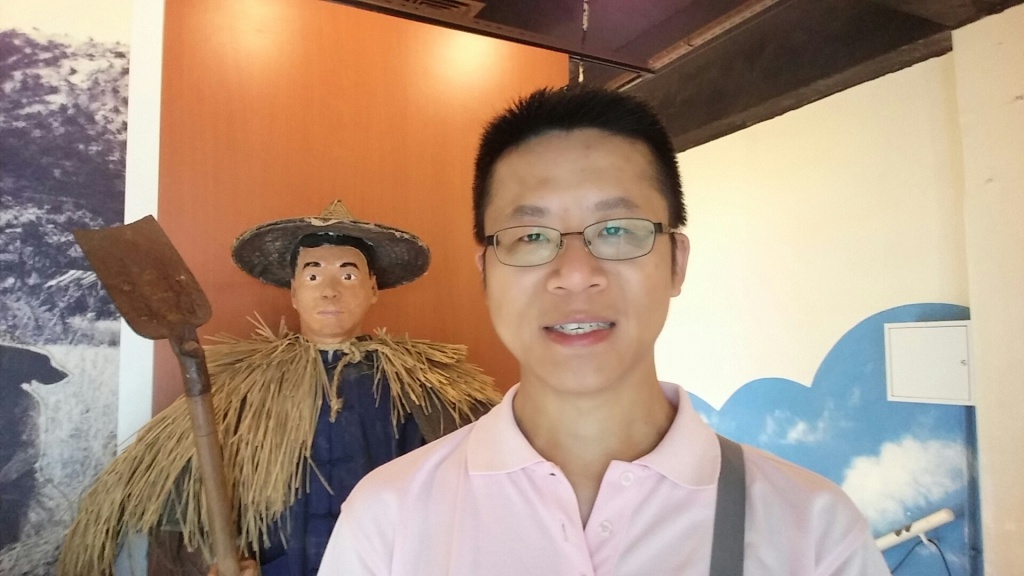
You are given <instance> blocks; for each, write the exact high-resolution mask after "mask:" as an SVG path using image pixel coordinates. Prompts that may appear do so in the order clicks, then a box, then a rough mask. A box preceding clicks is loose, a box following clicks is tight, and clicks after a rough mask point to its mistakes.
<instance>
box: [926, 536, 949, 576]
mask: <svg viewBox="0 0 1024 576" xmlns="http://www.w3.org/2000/svg"><path fill="white" fill-rule="evenodd" d="M928 542H929V543H931V545H932V546H935V549H936V550H938V551H939V558H942V564H943V565H944V566H945V567H946V574H947V575H948V576H953V572H952V571H951V570H950V569H949V562H946V555H945V554H943V553H942V548H941V547H940V546H939V543H938V542H936V541H935V540H932V539H931V538H929V539H928Z"/></svg>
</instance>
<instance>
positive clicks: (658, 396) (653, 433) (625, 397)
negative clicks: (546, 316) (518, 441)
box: [513, 370, 676, 524]
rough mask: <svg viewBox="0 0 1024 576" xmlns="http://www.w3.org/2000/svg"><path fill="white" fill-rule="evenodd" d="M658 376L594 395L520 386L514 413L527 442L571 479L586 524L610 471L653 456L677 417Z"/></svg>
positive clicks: (652, 375)
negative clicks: (612, 466)
mask: <svg viewBox="0 0 1024 576" xmlns="http://www.w3.org/2000/svg"><path fill="white" fill-rule="evenodd" d="M675 410H676V409H675V406H673V405H672V404H671V403H670V402H669V401H668V399H667V398H665V395H664V393H663V392H662V390H661V387H660V386H659V384H658V382H657V379H656V377H655V376H654V373H653V370H651V374H650V375H649V376H647V377H646V378H643V379H638V380H637V381H636V382H634V383H632V384H631V385H618V386H614V387H609V388H607V389H601V390H599V391H593V392H576V391H566V390H564V389H563V390H559V389H557V388H553V387H551V386H541V385H534V383H532V382H529V381H525V380H524V382H522V383H521V384H520V387H519V389H518V391H517V393H516V397H515V399H514V401H513V412H514V413H515V416H516V423H517V424H518V426H519V428H520V430H521V431H522V432H523V435H524V436H526V439H527V441H529V442H530V444H531V445H532V446H533V447H534V449H536V450H537V452H538V453H540V455H541V456H543V457H544V458H546V459H547V460H550V461H551V462H553V463H555V464H556V465H557V466H558V467H559V468H561V469H562V471H563V473H565V475H566V477H567V479H568V480H569V482H570V484H572V486H573V489H574V490H575V491H576V498H577V501H578V503H579V507H580V516H581V519H582V521H583V524H586V521H587V519H588V518H589V516H590V511H591V509H592V508H593V504H594V501H595V500H596V499H597V489H598V487H600V485H601V480H602V479H603V477H604V473H605V471H606V470H607V469H608V465H609V464H610V463H611V462H612V461H613V460H620V461H625V462H630V461H633V460H636V459H637V458H640V457H641V456H644V455H645V454H648V453H649V452H651V450H653V449H654V448H655V446H657V445H658V443H659V442H660V441H661V439H662V438H663V437H664V436H665V433H666V432H667V431H668V428H669V426H671V424H672V420H673V418H674V417H675Z"/></svg>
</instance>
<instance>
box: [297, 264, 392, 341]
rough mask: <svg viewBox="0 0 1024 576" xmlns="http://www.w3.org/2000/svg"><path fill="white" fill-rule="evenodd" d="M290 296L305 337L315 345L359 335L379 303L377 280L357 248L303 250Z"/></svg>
mask: <svg viewBox="0 0 1024 576" xmlns="http://www.w3.org/2000/svg"><path fill="white" fill-rule="evenodd" d="M291 294H292V307H294V308H295V309H296V310H297V311H298V312H299V324H300V325H301V327H302V335H303V336H305V337H306V339H307V340H309V341H310V342H314V343H316V344H338V343H340V342H344V341H346V340H349V339H351V338H354V337H356V336H358V335H359V334H360V332H361V326H362V322H363V318H364V317H365V316H366V312H367V311H368V310H369V309H370V306H372V305H373V303H374V302H376V301H377V280H376V279H375V278H374V277H373V276H372V275H371V274H370V270H369V267H368V266H367V264H366V258H365V257H364V256H363V253H362V252H360V251H359V250H358V249H356V248H352V247H351V246H319V247H317V248H301V249H299V257H298V261H297V262H296V265H295V277H294V278H292V288H291Z"/></svg>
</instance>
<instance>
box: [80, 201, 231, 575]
mask: <svg viewBox="0 0 1024 576" xmlns="http://www.w3.org/2000/svg"><path fill="white" fill-rule="evenodd" d="M74 235H75V240H77V241H78V245H79V246H81V247H82V251H83V252H85V257H86V258H87V259H88V260H89V263H90V264H92V267H93V270H95V271H96V276H97V277H99V279H100V282H101V283H102V284H103V286H105V287H106V289H107V292H108V293H109V294H110V298H111V299H112V300H113V301H114V305H115V306H117V309H118V311H119V312H121V316H123V317H124V319H125V321H126V322H128V325H129V326H131V328H132V330H134V331H135V332H136V333H138V334H139V335H140V336H142V337H144V338H149V339H150V340H163V339H167V340H169V341H170V342H171V347H172V348H173V349H174V354H175V355H176V356H177V357H178V361H179V363H180V364H181V370H182V376H183V377H184V380H185V396H186V402H187V404H188V409H189V416H190V418H191V421H192V431H193V435H194V437H195V442H196V461H197V462H198V464H199V472H200V477H201V479H202V482H203V489H204V495H205V498H206V502H207V512H208V514H209V516H208V520H206V522H207V524H208V525H209V526H210V533H211V535H212V537H213V548H214V554H215V557H216V559H217V565H218V568H219V571H220V572H219V573H220V575H221V576H237V575H238V573H239V568H238V550H237V547H236V542H237V532H236V529H235V524H234V518H233V516H232V508H231V502H232V500H231V496H230V494H229V492H228V488H227V486H228V484H227V479H226V476H225V470H224V460H223V455H222V454H221V447H220V435H219V433H218V431H217V426H216V420H215V419H214V414H213V401H212V399H211V396H210V375H209V373H208V372H207V368H206V356H205V354H204V352H203V347H202V346H200V345H199V341H198V336H197V335H196V328H198V327H199V326H202V325H203V324H205V323H206V322H207V321H209V320H210V316H211V315H212V313H211V310H210V301H209V300H207V299H206V294H204V293H203V289H202V288H200V287H199V282H197V281H196V278H195V276H193V275H192V272H191V271H190V270H189V269H188V266H187V265H186V264H185V261H184V260H183V259H182V258H181V254H179V253H178V250H177V249H176V248H175V247H174V245H173V244H171V240H170V238H168V237H167V235H166V234H164V231H163V229H162V228H160V225H159V224H157V221H156V219H155V218H153V217H152V216H146V217H145V218H143V219H142V220H139V221H137V222H132V223H131V224H126V225H124V226H114V227H112V228H106V229H102V230H75V231H74Z"/></svg>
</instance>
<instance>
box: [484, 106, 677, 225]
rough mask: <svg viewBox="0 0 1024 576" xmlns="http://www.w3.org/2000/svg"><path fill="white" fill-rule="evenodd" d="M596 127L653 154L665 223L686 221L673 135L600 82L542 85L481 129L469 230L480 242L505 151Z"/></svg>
mask: <svg viewBox="0 0 1024 576" xmlns="http://www.w3.org/2000/svg"><path fill="white" fill-rule="evenodd" d="M584 128H595V129H598V130H603V131H605V132H608V133H609V134H614V135H616V136H621V137H624V138H629V139H632V140H636V141H638V142H641V143H643V144H644V145H646V146H647V148H648V150H650V152H651V156H652V158H653V159H654V170H655V173H656V174H655V177H656V178H657V183H658V188H659V190H660V192H661V194H662V196H664V198H665V202H666V203H667V204H668V223H667V224H668V229H669V230H675V229H677V228H679V227H680V226H683V225H685V224H686V206H685V204H684V201H683V187H682V183H681V181H680V178H679V167H678V165H677V164H676V152H675V148H674V147H673V146H672V139H671V138H670V137H669V135H668V131H667V130H666V129H665V126H664V125H663V124H662V123H661V119H659V118H658V115H657V114H656V113H655V112H654V110H653V109H652V108H651V107H650V106H649V105H648V104H647V103H645V102H643V101H642V100H640V99H638V98H636V97H633V96H630V95H627V94H624V93H622V92H616V91H614V90H608V89H604V88H593V87H583V86H573V87H570V88H557V89H556V88H542V89H540V90H537V91H536V92H534V93H532V94H530V95H529V96H526V97H525V98H522V99H520V100H518V101H516V102H515V103H514V104H513V105H512V106H511V107H509V108H508V109H507V110H505V111H504V112H503V113H501V114H500V115H499V116H497V117H496V118H495V119H494V120H492V121H491V122H490V124H488V125H487V127H486V128H485V129H484V132H483V135H482V136H481V137H480V146H479V148H478V150H477V155H476V165H475V169H474V173H473V235H474V237H475V238H476V241H477V243H478V244H481V245H482V244H483V243H484V236H485V232H484V210H486V208H487V205H488V203H489V200H490V194H491V178H492V177H493V175H494V166H495V165H496V164H497V163H498V161H499V160H500V159H501V157H502V155H503V154H505V152H507V151H509V150H511V149H512V148H515V147H516V146H519V145H521V144H523V143H525V142H527V141H529V140H530V139H532V138H535V137H537V136H540V135H543V134H546V133H549V132H554V131H565V132H568V131H571V130H579V129H584Z"/></svg>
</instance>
